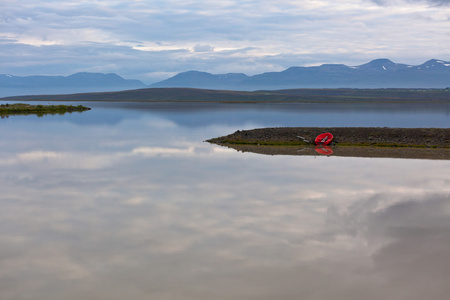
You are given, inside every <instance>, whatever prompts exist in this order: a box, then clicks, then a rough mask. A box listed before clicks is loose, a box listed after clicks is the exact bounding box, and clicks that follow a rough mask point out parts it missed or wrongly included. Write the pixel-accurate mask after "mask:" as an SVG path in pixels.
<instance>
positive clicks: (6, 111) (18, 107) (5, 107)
mask: <svg viewBox="0 0 450 300" xmlns="http://www.w3.org/2000/svg"><path fill="white" fill-rule="evenodd" d="M86 110H90V108H89V107H86V106H83V105H77V106H75V105H41V104H38V105H31V104H25V103H14V104H8V103H7V104H1V105H0V116H1V117H2V118H3V117H7V116H10V115H30V114H34V115H37V116H44V115H47V114H65V113H72V112H83V111H86Z"/></svg>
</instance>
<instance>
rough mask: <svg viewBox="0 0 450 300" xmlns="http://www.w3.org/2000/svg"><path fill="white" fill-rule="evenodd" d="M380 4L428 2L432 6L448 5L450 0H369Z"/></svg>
mask: <svg viewBox="0 0 450 300" xmlns="http://www.w3.org/2000/svg"><path fill="white" fill-rule="evenodd" d="M371 1H373V2H374V3H376V4H378V5H381V6H392V5H405V4H429V5H432V6H447V5H450V0H371Z"/></svg>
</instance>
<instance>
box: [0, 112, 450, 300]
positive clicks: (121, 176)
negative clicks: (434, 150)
mask: <svg viewBox="0 0 450 300" xmlns="http://www.w3.org/2000/svg"><path fill="white" fill-rule="evenodd" d="M144 121H145V120H144ZM136 122H137V123H139V124H141V123H144V122H141V121H136ZM63 126H73V125H63ZM120 126H124V125H123V124H122V125H120ZM120 126H119V127H118V128H114V129H113V130H111V132H110V133H107V134H105V135H103V138H102V139H100V138H99V134H100V131H97V130H92V129H91V128H85V129H80V133H78V134H76V135H74V136H73V137H72V139H69V140H65V143H61V144H57V143H54V144H52V146H45V145H46V143H45V139H44V140H42V141H41V140H39V139H36V140H33V137H32V133H31V134H30V136H29V138H30V139H31V142H30V143H29V144H28V145H26V146H21V143H20V142H19V141H17V142H15V148H14V147H10V148H7V147H6V146H5V147H4V148H2V149H4V150H3V153H2V157H1V159H0V165H1V166H2V168H3V172H2V174H1V175H0V181H1V186H2V196H1V198H0V201H1V205H2V210H1V211H0V249H1V250H0V290H1V291H2V299H31V298H32V299H49V300H52V299H69V300H70V299H89V298H95V299H125V298H126V299H149V298H152V299H237V298H238V299H254V298H258V299H299V298H301V299H369V300H370V299H381V298H383V299H394V300H396V299H408V300H411V299H412V300H415V299H444V298H445V297H446V296H447V295H448V294H449V292H450V289H449V287H448V284H447V283H448V282H449V280H450V271H449V270H450V268H449V267H450V265H449V262H450V204H449V203H450V184H449V183H450V177H449V175H448V173H446V172H445V171H446V170H448V169H449V167H450V164H449V162H448V161H426V160H396V159H360V158H342V157H290V156H273V157H272V156H262V155H257V154H251V153H238V152H235V151H234V150H228V149H225V148H221V147H218V146H213V145H210V144H207V143H202V142H201V141H200V142H199V141H198V140H199V139H198V136H197V135H198V134H199V133H198V132H191V133H189V134H191V135H189V134H188V133H187V132H184V131H183V129H182V128H179V129H178V130H179V132H177V133H175V134H176V135H177V137H180V138H174V137H167V138H164V135H163V134H159V137H161V139H159V140H158V141H155V140H152V139H148V138H145V137H146V134H148V135H152V133H147V131H146V130H148V128H145V129H137V130H136V131H135V132H133V133H129V129H128V128H127V129H126V130H124V129H122V127H120ZM121 130H124V132H121ZM167 130H174V128H172V127H170V128H169V129H167ZM202 130H205V129H202ZM207 130H210V131H214V130H218V129H214V128H209V129H207ZM220 130H223V128H221V129H220ZM125 133H128V135H127V134H125ZM210 133H211V132H209V133H208V135H209V136H215V135H216V134H210ZM217 135H218V134H217ZM193 136H195V139H194V138H192V137H193ZM53 137H54V136H53ZM118 137H122V139H117V138H118ZM181 137H184V138H181ZM200 140H201V139H200ZM81 141H84V143H87V144H88V145H90V146H89V147H86V148H85V149H84V150H82V149H80V148H82V147H81V146H80V144H79V143H81ZM3 143H4V142H2V144H3ZM30 144H31V147H30ZM5 149H12V150H11V151H10V152H8V150H5ZM71 149H74V150H71ZM13 150H15V151H13Z"/></svg>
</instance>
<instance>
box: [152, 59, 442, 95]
mask: <svg viewBox="0 0 450 300" xmlns="http://www.w3.org/2000/svg"><path fill="white" fill-rule="evenodd" d="M449 86H450V62H447V61H443V60H437V59H431V60H429V61H427V62H425V63H423V64H421V65H418V66H413V65H406V64H399V63H394V62H392V61H391V60H389V59H375V60H373V61H371V62H369V63H366V64H362V65H359V66H353V67H351V66H346V65H343V64H323V65H321V66H315V67H290V68H288V69H286V70H284V71H281V72H267V73H263V74H258V75H254V76H247V75H245V74H219V75H216V74H210V73H206V72H198V71H189V72H183V73H180V74H178V75H176V76H174V77H171V78H169V79H166V80H163V81H160V82H157V83H155V84H153V85H151V87H190V88H209V89H226V90H261V89H268V90H275V89H296V88H446V87H449Z"/></svg>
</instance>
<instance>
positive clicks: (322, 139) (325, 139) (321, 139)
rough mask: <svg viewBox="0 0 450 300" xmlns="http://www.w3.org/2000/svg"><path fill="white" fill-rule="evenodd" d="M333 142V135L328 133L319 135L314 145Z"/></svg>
mask: <svg viewBox="0 0 450 300" xmlns="http://www.w3.org/2000/svg"><path fill="white" fill-rule="evenodd" d="M332 140H333V135H332V134H331V133H329V132H325V133H322V134H319V135H318V136H317V137H316V139H315V140H314V141H315V142H316V145H328V144H329V143H331V141H332Z"/></svg>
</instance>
